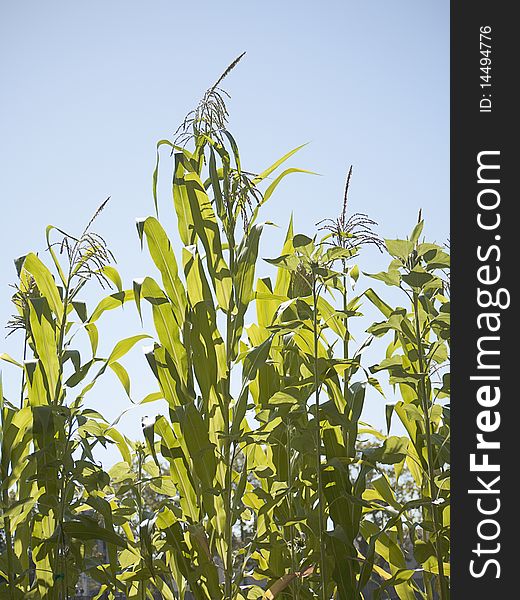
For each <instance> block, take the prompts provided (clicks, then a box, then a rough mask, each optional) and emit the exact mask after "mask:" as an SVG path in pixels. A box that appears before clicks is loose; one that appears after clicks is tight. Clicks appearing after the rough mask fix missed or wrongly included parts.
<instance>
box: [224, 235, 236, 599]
mask: <svg viewBox="0 0 520 600" xmlns="http://www.w3.org/2000/svg"><path fill="white" fill-rule="evenodd" d="M228 242H229V271H230V274H231V282H232V284H231V285H232V291H231V299H230V306H229V308H228V311H227V315H226V362H227V380H226V386H225V398H224V407H225V412H224V425H225V431H226V440H225V446H224V462H225V467H226V484H225V488H226V489H225V501H226V513H227V514H226V560H225V565H224V567H225V572H224V577H225V580H224V581H225V591H224V594H225V598H226V600H232V598H233V493H232V486H233V464H232V463H233V459H232V454H233V452H232V444H233V442H232V440H231V426H232V423H231V415H230V412H231V369H232V352H233V341H234V335H233V319H232V312H233V305H234V291H235V281H234V271H235V252H234V244H235V241H234V234H233V231H230V232H229V234H228Z"/></svg>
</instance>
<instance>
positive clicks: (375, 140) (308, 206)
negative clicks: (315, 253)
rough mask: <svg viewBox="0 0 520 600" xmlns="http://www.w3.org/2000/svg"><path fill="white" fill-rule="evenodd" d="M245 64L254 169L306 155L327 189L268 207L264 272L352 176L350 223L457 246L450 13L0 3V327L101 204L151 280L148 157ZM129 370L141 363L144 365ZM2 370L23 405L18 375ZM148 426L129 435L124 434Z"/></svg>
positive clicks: (97, 398)
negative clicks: (360, 220) (30, 281)
mask: <svg viewBox="0 0 520 600" xmlns="http://www.w3.org/2000/svg"><path fill="white" fill-rule="evenodd" d="M244 50H245V51H247V54H246V57H245V58H244V59H243V61H242V62H241V63H240V65H239V67H237V69H235V70H234V71H233V73H232V74H231V75H230V76H229V78H228V79H227V80H226V82H225V88H226V89H227V90H228V91H229V93H230V94H231V100H230V101H229V104H228V108H229V110H230V113H231V117H230V129H231V131H232V132H233V134H234V136H235V138H236V139H237V140H238V142H239V145H240V147H241V152H242V158H243V164H244V165H245V167H246V168H247V169H248V170H251V171H259V170H261V169H262V168H263V167H265V166H267V165H269V164H271V163H272V162H273V161H274V160H275V159H276V158H278V157H279V156H280V155H282V154H284V153H285V152H286V151H287V150H289V149H291V148H293V147H295V146H297V145H299V144H301V143H304V142H309V144H308V145H307V146H306V147H305V148H304V149H303V150H302V151H301V152H300V153H298V154H297V155H296V156H295V157H294V158H293V159H292V161H291V164H292V165H294V166H299V167H302V168H307V169H310V170H313V171H316V172H318V173H320V176H319V177H312V176H304V175H294V176H293V177H292V178H290V179H289V178H288V179H287V180H286V181H285V183H284V184H283V185H282V186H281V187H280V188H279V191H278V193H277V194H276V196H274V197H273V198H272V199H271V200H270V204H269V205H268V207H266V208H267V212H266V213H265V215H264V216H265V218H266V219H269V220H271V221H274V222H276V223H278V224H279V225H280V226H281V228H280V230H275V229H273V230H272V231H271V232H269V234H268V235H267V236H266V238H265V240H264V246H263V249H262V255H263V256H274V255H275V254H276V253H277V251H278V249H279V244H280V239H281V237H282V235H283V231H284V229H285V227H286V225H287V222H288V220H289V217H290V214H291V212H292V213H294V216H295V224H296V228H297V229H298V230H299V231H302V232H306V233H309V232H312V231H313V230H314V224H315V223H316V222H317V221H319V220H320V219H323V218H325V217H329V216H335V215H337V213H338V212H339V209H340V205H341V200H342V190H343V185H344V180H345V175H346V171H347V168H348V166H349V165H350V164H353V165H354V171H353V178H352V184H351V191H350V204H351V211H353V212H365V213H368V214H369V215H370V216H371V217H372V218H374V219H375V220H376V221H378V223H379V229H378V230H379V232H380V233H381V235H383V236H384V237H387V238H393V237H398V236H401V237H403V236H405V235H406V234H407V233H409V231H410V230H411V228H412V226H413V224H414V222H415V220H416V216H417V212H418V210H419V208H420V207H422V209H423V214H424V216H425V219H426V230H425V232H426V233H427V235H428V237H429V238H431V239H434V240H437V241H439V242H444V241H445V240H446V239H447V237H448V236H449V2H448V1H447V0H423V1H421V2H417V1H414V0H396V1H394V2H387V1H386V0H365V1H353V0H348V1H347V0H344V1H342V2H336V1H330V2H324V3H321V4H318V3H315V2H309V1H306V0H300V1H299V2H293V1H286V2H280V1H278V2H273V1H271V0H263V1H262V2H257V1H249V2H231V1H228V0H224V1H221V2H210V1H209V0H202V1H199V2H198V3H197V4H191V5H190V4H189V3H185V2H184V3H181V2H174V1H173V0H170V1H166V0H156V1H154V2H144V1H141V2H138V1H136V0H125V1H124V2H123V1H121V0H112V1H110V2H106V1H100V0H90V1H89V2H63V1H62V2H56V1H53V0H46V1H45V2H37V1H35V0H28V1H24V2H17V3H7V2H3V3H1V5H0V56H1V59H0V79H1V81H2V95H1V97H0V106H1V110H0V174H1V176H0V203H1V209H2V215H3V219H2V224H3V227H2V235H1V238H0V250H1V252H0V323H2V325H3V324H4V323H5V322H6V320H7V319H8V317H9V314H10V313H11V312H12V311H11V308H10V303H9V297H10V294H11V291H10V289H9V288H8V284H9V283H10V282H12V281H14V279H15V272H14V267H13V262H12V259H13V258H14V257H16V256H19V255H22V254H25V253H27V251H29V250H40V251H42V250H43V248H44V239H45V238H44V230H45V226H46V225H48V224H49V223H52V224H54V225H59V226H60V227H62V228H64V229H66V230H70V231H71V232H79V231H80V230H81V229H82V226H83V225H84V224H85V223H86V222H87V221H88V219H89V217H90V215H91V214H92V213H93V212H94V210H95V208H96V207H97V206H98V205H99V204H100V203H101V202H102V201H103V200H104V199H105V198H106V197H107V196H111V198H112V199H111V202H110V204H109V206H108V207H107V208H106V210H105V211H104V212H103V214H102V215H101V217H100V219H99V221H98V225H97V230H98V231H99V232H100V233H101V234H102V235H103V236H104V237H105V238H106V239H107V241H108V242H109V243H110V246H111V248H112V250H113V252H114V254H115V256H116V258H117V259H118V267H119V270H120V272H121V274H122V275H123V278H124V280H125V283H126V284H127V285H129V284H130V283H131V280H132V279H133V278H134V277H139V276H142V275H143V274H145V273H150V272H151V267H150V265H149V262H148V261H147V259H146V257H145V256H144V255H142V253H141V252H140V247H139V243H138V239H137V236H136V233H135V218H136V217H138V216H144V215H148V214H151V213H152V212H153V202H152V195H151V173H152V170H153V166H154V161H155V143H156V141H157V140H158V139H161V138H167V137H169V136H171V135H172V132H173V131H174V130H175V129H176V127H177V125H178V123H179V122H180V121H181V120H182V118H183V117H184V115H185V114H186V113H187V112H188V110H190V109H191V108H193V107H194V106H195V105H196V103H197V101H198V100H199V98H200V96H201V95H202V94H203V92H204V90H205V89H206V88H207V87H209V86H210V85H211V84H212V83H213V82H214V81H215V79H216V78H217V77H218V75H219V74H220V73H221V72H222V71H223V69H224V68H225V67H226V66H227V65H228V64H229V63H230V62H231V60H233V59H234V58H235V57H236V56H238V55H239V54H240V53H241V52H243V51H244ZM169 202H170V199H169V197H168V196H167V195H166V197H163V198H162V200H161V215H162V216H164V218H165V220H166V222H167V223H169V224H170V225H171V226H172V227H173V224H174V220H173V219H171V214H170V213H171V209H170V203H169ZM170 231H171V233H172V236H173V230H172V229H170ZM385 262H386V258H385V257H381V256H380V255H378V254H377V252H375V251H368V252H367V253H366V255H365V257H364V259H363V265H362V266H363V268H364V270H366V271H371V272H374V271H378V270H381V268H383V266H384V264H385ZM265 272H266V273H267V267H265ZM96 295H97V292H95V293H93V298H94V297H96ZM140 331H141V326H140V323H139V321H138V319H137V317H136V315H135V311H133V310H132V308H129V309H128V310H126V311H125V314H124V315H114V316H111V317H110V319H109V321H107V339H106V340H105V341H104V342H103V344H105V347H106V348H107V349H108V348H109V347H110V344H111V343H113V341H114V340H115V339H117V337H118V336H119V337H122V336H123V335H132V334H134V333H139V332H140ZM18 345H19V339H16V338H15V337H14V336H11V337H10V338H9V339H7V340H5V341H2V344H1V349H2V351H4V350H6V351H8V352H10V353H12V354H13V355H18V356H19V354H20V353H19V350H18ZM129 360H130V362H129V364H130V365H136V366H137V365H139V364H143V363H142V361H143V359H142V357H141V355H140V352H139V349H137V350H136V352H135V353H134V355H132V356H131V357H130V358H129ZM2 370H3V371H4V380H5V382H6V389H7V392H6V393H7V395H9V394H14V393H15V392H14V390H15V389H16V385H15V384H16V380H15V378H14V373H13V372H12V371H11V369H9V368H8V367H5V368H4V367H3V368H2ZM147 375H148V374H146V376H145V375H143V376H142V377H141V376H140V377H139V378H138V380H137V381H136V382H134V392H135V395H136V399H139V397H140V396H143V395H145V394H146V393H147V391H149V390H150V388H151V386H152V385H153V383H152V381H151V379H149V378H148V376H147ZM89 402H90V403H91V404H92V405H94V407H97V408H100V409H102V411H103V412H104V413H105V414H107V416H108V417H109V418H113V417H115V416H116V415H117V414H118V413H119V412H121V410H123V409H124V408H125V407H126V406H127V401H126V400H125V398H124V393H123V392H121V391H120V390H119V388H118V387H117V386H116V385H115V384H113V382H107V383H106V384H104V385H102V386H100V388H99V389H98V390H96V391H95V392H94V394H93V396H92V397H91V399H90V401H89ZM383 404H384V402H383V401H382V400H379V399H377V398H373V399H371V401H370V403H369V405H367V410H366V418H367V419H368V420H371V421H373V422H375V423H376V424H377V425H379V426H382V424H383V423H384V410H383ZM150 410H151V411H152V413H153V410H155V409H149V410H148V412H149V411H150ZM159 410H161V408H160V407H159V408H157V411H159ZM145 412H146V411H145ZM140 414H142V412H139V411H134V413H133V414H131V415H129V416H128V417H127V418H125V419H123V420H122V421H121V427H122V429H123V430H124V431H125V432H126V433H128V434H129V435H137V433H138V431H139V429H140V426H139V416H138V415H140Z"/></svg>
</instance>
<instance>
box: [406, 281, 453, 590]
mask: <svg viewBox="0 0 520 600" xmlns="http://www.w3.org/2000/svg"><path fill="white" fill-rule="evenodd" d="M413 309H414V319H415V333H416V336H417V353H418V357H419V371H420V379H419V390H420V401H421V405H422V409H423V413H424V429H425V434H426V450H427V454H428V479H429V492H430V498H431V500H432V502H433V501H434V500H435V499H436V496H437V493H438V490H437V485H436V484H435V464H434V457H433V445H432V439H431V422H430V407H429V402H428V397H427V393H426V386H425V381H424V379H425V377H426V373H425V372H424V368H425V366H424V361H425V357H424V348H423V343H422V336H421V324H420V320H419V297H418V294H417V292H414V293H413ZM431 511H432V517H433V526H434V535H435V554H436V558H437V566H438V569H439V592H440V598H441V600H448V590H447V586H446V577H445V575H444V562H443V559H442V548H441V542H440V539H439V530H440V525H439V515H438V512H437V507H436V506H435V505H433V506H432V509H431Z"/></svg>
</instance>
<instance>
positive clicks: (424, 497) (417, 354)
mask: <svg viewBox="0 0 520 600" xmlns="http://www.w3.org/2000/svg"><path fill="white" fill-rule="evenodd" d="M422 229H423V221H422V220H421V219H420V218H419V222H418V224H417V226H416V227H415V228H414V230H413V232H412V234H411V235H410V237H409V239H406V240H386V247H387V250H388V252H389V254H390V255H391V256H392V261H391V263H390V265H389V268H388V270H387V271H385V272H382V273H378V274H376V275H372V277H373V278H375V279H377V280H380V281H383V282H384V283H385V284H386V285H388V286H391V287H396V288H399V289H400V290H401V292H402V293H403V294H404V297H405V298H406V299H407V303H408V307H407V308H401V307H397V308H395V309H394V308H392V307H391V306H389V305H388V304H386V303H385V302H384V301H383V300H381V298H380V297H379V296H378V295H377V294H376V293H375V292H374V291H373V290H369V292H368V297H369V298H370V300H371V301H372V302H373V303H374V304H375V305H376V306H377V307H378V309H379V310H380V311H381V312H382V314H383V315H384V317H385V318H384V320H383V321H382V322H378V323H375V324H374V325H372V326H371V327H370V329H369V331H370V332H371V333H372V334H373V335H375V336H378V337H380V336H384V335H387V334H390V333H391V334H392V336H393V339H392V341H391V343H390V345H389V347H388V349H387V352H386V358H385V359H384V360H383V361H381V362H380V363H379V364H377V365H375V366H374V367H373V368H372V371H373V372H374V373H378V372H387V373H388V375H389V381H390V383H391V384H392V385H393V386H395V387H397V388H398V390H399V394H400V399H399V400H398V402H396V403H395V404H394V405H389V406H388V407H387V419H388V422H389V423H390V421H391V418H392V415H393V414H396V415H397V416H398V417H399V419H400V421H401V423H402V424H403V426H404V427H405V429H406V432H407V434H408V443H407V444H406V464H407V466H408V468H409V470H410V472H411V473H412V475H413V478H414V480H415V482H416V485H417V487H418V489H419V491H420V499H419V500H417V501H412V502H411V503H410V504H409V506H406V505H404V506H399V505H398V504H396V501H395V497H393V496H392V497H391V498H389V490H387V492H386V500H387V501H390V504H391V505H393V506H394V508H396V509H397V510H399V511H400V512H401V513H405V512H406V511H408V510H410V509H416V508H417V507H420V508H421V510H422V518H421V519H420V520H419V522H416V520H415V522H414V521H412V522H410V523H409V528H410V534H411V537H412V541H413V552H414V557H415V559H416V561H417V562H418V563H419V564H420V565H421V567H422V569H423V573H424V578H423V579H424V586H423V590H422V591H423V594H424V595H425V597H426V598H428V599H431V598H433V597H434V593H436V594H438V597H440V598H441V599H444V600H445V599H447V598H448V596H449V514H450V507H449V489H450V487H449V443H450V418H449V405H447V404H446V398H448V397H449V391H450V386H449V373H448V372H447V368H448V364H449V363H448V360H449V342H450V328H449V322H450V321H449V314H450V313H449V281H448V280H447V275H446V273H447V272H448V271H449V255H448V253H447V252H446V251H445V249H443V248H442V247H440V246H438V245H436V244H432V243H427V242H425V241H421V240H420V237H421V234H422ZM447 294H448V295H447ZM386 487H388V486H386ZM381 494H382V492H381ZM382 495H383V496H385V494H382ZM394 544H395V540H394ZM387 555H388V552H387ZM399 556H401V559H400V564H394V565H393V570H394V574H395V573H397V572H398V570H401V571H407V570H408V571H409V569H407V567H406V564H405V562H404V560H403V559H402V553H401V552H399ZM389 562H390V563H391V561H389ZM406 576H407V574H405V575H404V576H403V577H402V579H405V578H406Z"/></svg>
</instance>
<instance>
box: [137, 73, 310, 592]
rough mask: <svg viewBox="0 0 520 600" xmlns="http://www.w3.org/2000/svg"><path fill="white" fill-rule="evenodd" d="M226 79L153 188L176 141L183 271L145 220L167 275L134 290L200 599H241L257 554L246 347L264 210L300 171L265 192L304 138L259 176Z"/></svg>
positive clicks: (253, 365)
mask: <svg viewBox="0 0 520 600" xmlns="http://www.w3.org/2000/svg"><path fill="white" fill-rule="evenodd" d="M232 67H233V65H231V67H230V69H231V68H232ZM230 69H228V71H229V70H230ZM228 71H226V73H227V72H228ZM226 73H225V74H226ZM225 74H224V75H225ZM221 79H222V78H220V79H219V81H217V83H216V84H215V85H214V86H212V87H211V88H210V89H209V90H208V92H207V93H206V94H205V96H204V98H203V100H202V102H201V104H200V105H199V107H198V108H197V109H196V110H195V111H194V113H193V114H192V115H191V116H189V117H188V118H187V119H186V120H185V122H184V123H183V125H182V126H181V129H180V130H179V131H178V134H177V138H176V140H174V141H173V142H170V141H165V140H162V141H161V142H159V144H158V162H157V168H156V171H155V173H154V198H155V201H156V207H157V191H156V190H157V187H156V186H157V180H158V176H159V165H160V164H161V162H160V160H159V150H160V149H161V148H162V147H164V146H166V147H168V148H170V149H171V153H172V156H173V181H172V196H173V204H174V208H175V213H176V216H177V221H178V232H179V236H180V242H181V244H182V246H183V249H182V262H181V264H182V275H181V273H180V269H179V262H178V261H177V258H176V255H175V252H174V250H173V247H172V244H171V242H170V240H169V238H168V236H167V233H166V232H165V230H164V229H163V227H162V225H161V223H160V222H159V221H158V219H157V218H155V217H148V218H147V219H145V220H142V221H139V222H138V231H139V235H140V237H141V240H142V241H143V242H144V240H146V242H147V245H148V249H149V252H150V256H151V258H152V260H153V261H154V263H155V265H156V267H157V268H158V270H159V272H160V275H161V285H160V284H159V283H157V282H156V281H155V280H154V279H153V278H151V277H146V278H144V280H142V281H136V282H135V297H136V301H137V306H138V309H139V311H141V310H142V303H143V302H144V301H147V302H148V303H149V304H151V308H152V316H153V321H154V326H155V330H156V334H157V341H156V343H155V344H154V348H153V350H151V351H150V352H149V353H148V355H147V358H148V361H149V363H150V366H151V368H152V370H153V372H154V374H155V376H156V378H157V380H158V383H159V385H160V389H161V391H162V393H163V395H164V397H165V399H166V400H167V402H168V404H169V420H168V419H166V418H164V417H160V418H158V419H157V421H156V422H155V425H154V432H155V434H157V436H158V437H159V440H160V441H159V442H158V445H159V448H160V452H161V454H162V456H163V458H164V459H166V460H167V461H168V462H169V465H170V473H171V476H172V478H173V480H174V481H175V484H176V486H177V489H178V490H179V496H180V498H179V503H180V507H181V510H182V517H181V518H180V519H178V518H174V517H173V513H168V514H169V517H170V519H173V521H172V525H171V526H172V527H176V531H177V537H178V540H179V543H178V544H176V545H173V544H172V546H171V552H170V560H171V561H172V564H174V565H175V566H174V568H175V569H176V572H177V573H180V574H181V579H182V580H184V582H185V583H186V585H188V586H189V588H190V590H191V592H192V593H193V594H194V595H195V597H197V598H226V599H227V600H231V599H233V598H239V597H243V596H242V592H241V591H240V590H241V582H242V579H243V577H244V569H243V566H242V565H244V564H247V562H248V556H249V555H248V549H247V548H241V547H239V548H235V545H236V538H235V535H234V528H235V526H236V525H237V523H238V522H239V520H240V515H241V513H242V510H243V509H242V502H241V500H242V495H243V494H244V492H245V491H246V490H247V489H248V488H250V487H251V483H250V482H248V475H249V474H250V473H254V472H255V470H256V469H260V468H263V467H264V463H265V457H264V456H263V455H264V452H263V451H262V450H261V449H260V448H253V449H252V450H251V449H249V447H248V437H247V433H248V428H249V426H248V423H247V420H246V412H247V407H248V397H249V384H250V382H251V381H252V380H253V379H254V377H255V375H256V371H257V369H258V365H259V364H260V363H261V362H262V360H264V358H265V349H263V348H262V347H260V348H255V349H253V350H251V352H249V353H247V354H246V355H245V356H242V355H241V354H240V340H241V337H242V333H243V328H244V319H245V315H246V312H247V310H248V307H249V304H250V302H251V300H252V298H253V282H254V273H255V265H256V262H257V258H258V248H259V241H260V237H261V234H262V229H263V227H264V225H262V224H259V223H257V217H258V213H259V210H260V207H261V206H262V205H263V204H264V203H265V202H266V201H267V200H268V199H269V198H270V196H271V195H272V194H273V192H274V191H275V189H276V187H277V186H278V184H279V183H280V181H281V180H282V179H283V177H284V176H285V175H287V174H288V173H291V172H294V171H300V170H299V169H286V170H285V171H283V172H282V173H280V174H279V175H278V176H277V177H276V178H275V179H274V180H273V181H272V182H271V183H270V184H269V185H268V186H267V187H266V188H265V190H264V191H260V186H261V184H262V182H264V180H266V179H267V178H268V177H269V176H270V175H271V174H272V173H273V172H274V171H275V170H276V169H277V168H278V167H279V166H280V165H281V164H282V163H283V162H284V161H285V160H287V159H288V158H289V157H290V156H292V155H293V154H294V153H295V152H296V151H297V150H298V148H297V149H295V150H293V151H291V152H289V153H287V154H286V155H285V156H284V157H282V158H281V159H280V160H278V161H277V162H276V163H274V164H273V165H272V166H270V167H269V168H267V169H265V170H264V171H262V172H261V173H259V174H254V173H251V172H248V171H246V170H244V169H243V167H242V165H241V161H240V155H239V151H238V147H237V145H236V142H235V140H234V139H233V137H232V135H231V134H230V133H229V131H228V130H227V129H226V127H225V124H226V112H225V105H224V103H223V96H222V94H223V92H222V91H221V90H220V88H219V87H218V86H219V84H220V81H221ZM190 143H191V144H192V146H193V149H192V150H188V149H187V144H190ZM234 373H236V374H237V375H234ZM234 377H236V378H237V379H236V383H234V379H233V378H234ZM238 377H241V381H239V380H238ZM234 385H236V390H235V389H234V387H233V386H234ZM239 457H240V458H241V461H242V462H241V466H240V470H238V464H239ZM181 540H182V541H181ZM186 553H187V554H188V555H189V564H190V565H191V566H190V567H189V568H188V566H187V563H186ZM183 586H184V583H183V582H181V588H183Z"/></svg>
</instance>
